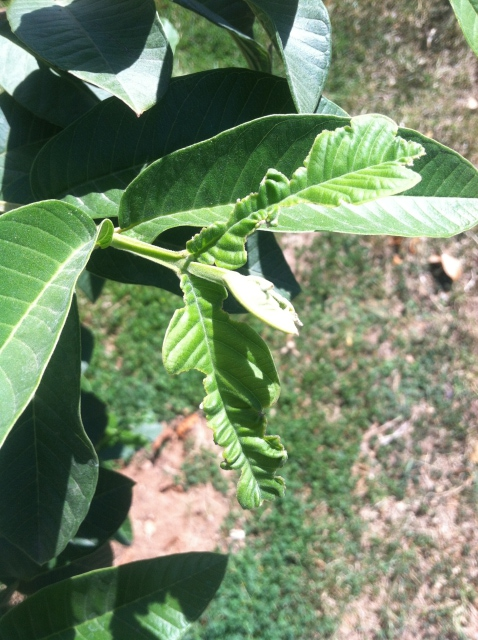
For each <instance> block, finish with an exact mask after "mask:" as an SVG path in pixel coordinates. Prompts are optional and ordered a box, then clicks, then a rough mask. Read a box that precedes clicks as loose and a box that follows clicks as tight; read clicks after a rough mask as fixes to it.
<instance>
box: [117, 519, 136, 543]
mask: <svg viewBox="0 0 478 640" xmlns="http://www.w3.org/2000/svg"><path fill="white" fill-rule="evenodd" d="M113 539H114V540H116V542H119V543H120V544H123V545H125V546H127V547H129V546H130V545H132V544H133V540H134V536H133V525H132V524H131V518H130V517H129V516H128V517H127V518H126V520H125V521H124V522H123V524H122V525H121V527H120V528H119V529H118V531H117V532H116V533H115V534H114V536H113Z"/></svg>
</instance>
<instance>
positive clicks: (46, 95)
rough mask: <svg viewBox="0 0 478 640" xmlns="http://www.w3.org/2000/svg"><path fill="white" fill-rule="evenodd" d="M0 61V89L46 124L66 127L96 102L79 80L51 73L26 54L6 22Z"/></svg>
mask: <svg viewBox="0 0 478 640" xmlns="http://www.w3.org/2000/svg"><path fill="white" fill-rule="evenodd" d="M0 60H2V61H3V64H2V65H0V86H1V87H3V89H5V91H6V92H7V93H9V94H10V95H11V96H13V97H14V98H15V100H16V101H17V102H19V103H20V104H21V105H22V106H24V107H25V108H26V109H28V110H29V111H31V112H32V113H34V114H35V115H36V116H38V117H39V118H43V119H44V120H48V122H52V123H53V124H56V125H58V126H60V127H66V126H68V125H69V124H70V123H71V122H73V121H74V120H76V119H77V118H79V117H80V116H82V115H83V114H84V113H86V112H87V111H89V110H90V109H92V108H93V107H94V106H95V105H96V104H98V102H99V100H98V98H97V97H96V96H95V95H94V93H93V92H92V91H90V89H88V87H87V86H86V84H84V83H83V82H81V80H77V79H76V78H74V77H73V76H71V75H68V74H64V75H62V76H60V75H59V74H58V73H54V72H53V71H52V70H51V69H50V68H49V67H48V66H47V65H45V64H44V63H43V62H39V61H38V60H37V59H36V58H35V56H33V55H32V54H31V53H29V52H28V51H26V50H25V49H24V48H23V47H22V46H21V45H20V43H19V41H18V39H17V38H16V37H15V36H14V35H13V33H12V32H11V30H10V28H9V26H8V22H6V21H5V22H4V23H3V24H0Z"/></svg>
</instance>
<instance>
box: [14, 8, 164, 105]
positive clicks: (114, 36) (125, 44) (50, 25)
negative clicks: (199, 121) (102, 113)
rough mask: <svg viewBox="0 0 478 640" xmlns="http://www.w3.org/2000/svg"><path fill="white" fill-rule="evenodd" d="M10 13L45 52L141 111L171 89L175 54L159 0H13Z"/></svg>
mask: <svg viewBox="0 0 478 640" xmlns="http://www.w3.org/2000/svg"><path fill="white" fill-rule="evenodd" d="M7 15H8V20H9V22H10V25H11V27H12V31H13V32H14V33H15V35H16V36H17V37H18V38H19V39H20V40H21V41H22V42H24V43H25V44H26V45H27V46H28V47H29V49H31V50H32V51H33V52H35V53H36V54H37V55H38V56H39V57H40V58H42V59H43V60H46V61H47V62H48V63H50V64H51V65H53V66H54V67H57V68H59V69H63V70H65V71H69V72H70V73H71V74H73V75H74V76H76V77H78V78H80V79H81V80H85V81H87V82H90V83H91V84H94V85H97V86H98V87H101V88H102V89H106V90H107V91H109V92H110V93H112V94H113V95H115V96H116V97H117V98H119V99H120V100H122V101H123V102H125V103H126V104H127V105H128V106H129V107H131V109H133V111H135V112H136V113H137V114H138V115H139V114H140V113H143V111H145V110H146V109H149V108H150V107H152V106H153V105H154V104H155V103H156V100H157V99H158V98H159V97H161V95H162V94H163V93H164V92H165V91H166V88H167V84H168V81H169V77H170V75H171V69H172V54H171V49H170V47H169V44H168V40H167V38H166V36H165V35H164V32H163V29H162V27H161V23H160V21H159V18H158V16H157V14H156V10H155V6H154V2H153V0H101V1H99V2H98V1H95V0H93V1H92V0H63V1H62V2H56V1H55V0H12V1H11V2H10V3H9V5H8V9H7Z"/></svg>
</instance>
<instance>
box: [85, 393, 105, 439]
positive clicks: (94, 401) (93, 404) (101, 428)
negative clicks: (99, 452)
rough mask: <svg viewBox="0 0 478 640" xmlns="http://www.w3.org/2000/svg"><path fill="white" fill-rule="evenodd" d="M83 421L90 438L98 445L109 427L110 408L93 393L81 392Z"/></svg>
mask: <svg viewBox="0 0 478 640" xmlns="http://www.w3.org/2000/svg"><path fill="white" fill-rule="evenodd" d="M81 420H82V422H83V426H84V427H85V431H86V434H87V436H88V438H89V439H90V440H91V442H92V443H93V445H94V446H96V445H98V444H99V442H100V441H101V439H102V438H103V436H104V433H105V431H106V427H107V426H108V408H107V406H106V404H105V403H104V402H103V401H102V400H100V399H99V398H98V397H97V396H95V394H94V393H92V392H91V391H82V392H81Z"/></svg>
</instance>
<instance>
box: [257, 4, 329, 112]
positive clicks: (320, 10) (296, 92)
mask: <svg viewBox="0 0 478 640" xmlns="http://www.w3.org/2000/svg"><path fill="white" fill-rule="evenodd" d="M247 3H248V4H249V6H250V7H251V9H252V10H253V11H254V13H255V14H256V15H257V17H258V18H259V20H260V21H261V22H262V24H263V26H264V28H265V29H266V31H267V32H268V34H269V36H270V37H271V38H272V39H273V40H274V41H275V44H276V47H277V49H278V51H279V53H280V55H281V57H282V60H283V62H284V67H285V71H286V74H287V80H288V82H289V86H290V90H291V93H292V96H293V98H294V102H295V105H296V107H297V111H298V112H299V113H315V110H316V108H317V105H318V103H319V99H320V96H321V94H322V91H323V88H324V84H325V80H326V79H327V73H328V70H329V65H330V56H331V28H330V21H329V14H328V13H327V9H326V8H325V7H324V5H323V3H322V2H321V0H282V1H281V2H277V1H276V0H247Z"/></svg>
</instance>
